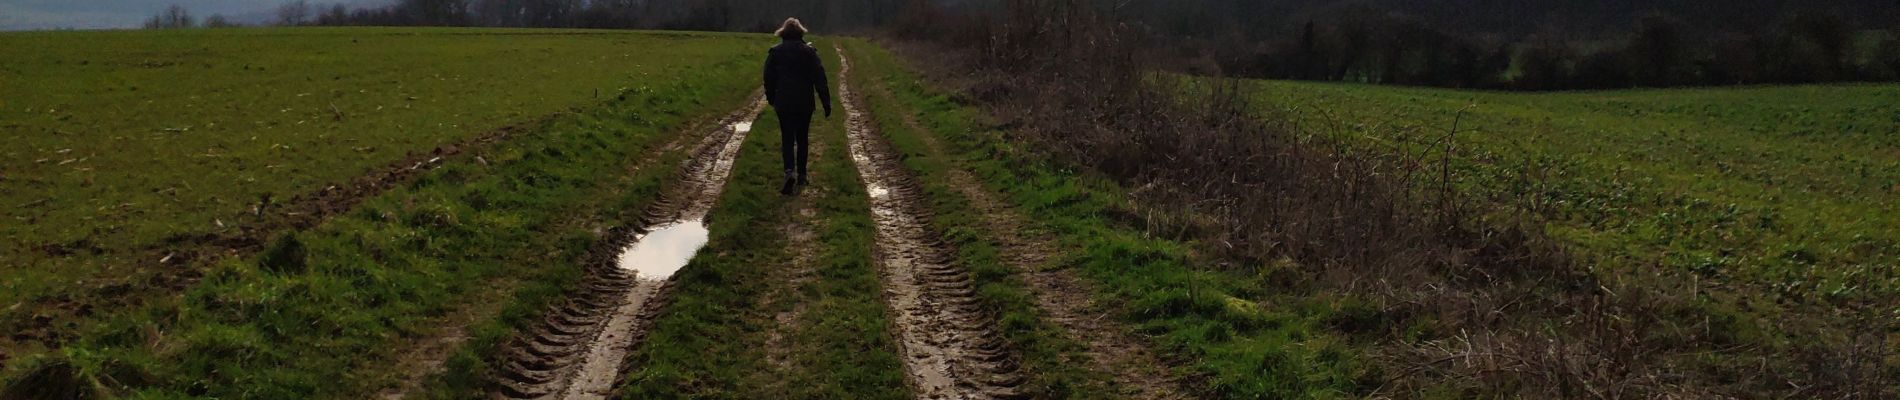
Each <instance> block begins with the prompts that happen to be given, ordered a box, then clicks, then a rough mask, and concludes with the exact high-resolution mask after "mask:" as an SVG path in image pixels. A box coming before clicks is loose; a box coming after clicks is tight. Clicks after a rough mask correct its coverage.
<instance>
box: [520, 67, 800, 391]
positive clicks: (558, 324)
mask: <svg viewBox="0 0 1900 400" xmlns="http://www.w3.org/2000/svg"><path fill="white" fill-rule="evenodd" d="M764 105H765V103H764V101H763V100H762V99H761V98H760V96H759V95H756V94H755V95H754V96H753V100H752V101H750V102H749V103H748V106H747V107H746V108H744V109H741V110H739V111H737V112H734V113H733V114H732V115H730V116H728V117H727V118H726V119H725V120H724V121H723V122H722V123H721V124H720V125H719V126H718V128H717V129H718V130H717V131H715V132H712V133H711V134H708V135H706V137H705V139H703V140H701V141H700V143H699V144H698V145H697V146H696V147H694V148H693V150H692V153H691V154H692V156H691V158H689V159H688V160H687V161H686V162H685V163H684V164H683V165H682V166H681V169H680V173H679V174H680V175H679V178H678V181H677V182H676V183H674V184H672V185H669V186H668V187H667V188H666V189H664V191H663V192H662V193H661V194H660V196H659V198H658V199H657V200H655V201H654V202H653V203H652V204H650V205H648V207H647V208H646V211H645V212H644V214H643V215H642V217H641V219H640V221H639V222H638V223H636V224H634V225H633V227H632V228H627V227H622V228H615V229H613V230H612V231H611V232H610V233H609V234H608V237H609V239H608V240H605V241H602V242H601V243H600V244H597V245H596V246H595V248H594V249H593V250H592V251H590V252H589V253H588V254H589V255H588V256H587V257H588V259H587V260H585V263H586V266H587V268H588V271H587V276H586V277H583V278H582V281H581V284H580V285H579V287H578V288H577V289H576V290H574V292H573V293H571V294H570V295H569V296H568V299H567V300H566V301H565V302H563V303H561V304H558V305H556V306H554V307H553V308H552V309H551V310H549V311H548V312H547V313H546V314H544V317H543V320H542V322H541V323H540V324H538V326H536V327H534V328H531V329H529V330H528V331H526V332H523V333H521V334H517V336H516V337H515V339H514V340H513V341H511V342H509V343H508V344H507V345H506V346H505V347H504V349H503V350H502V354H501V359H502V361H501V365H500V366H499V367H498V368H497V371H496V372H495V373H494V376H492V377H491V383H492V388H491V397H494V398H506V399H549V398H558V399H604V398H606V397H607V396H608V395H609V394H610V393H611V390H612V388H613V386H614V383H615V381H617V380H618V379H619V377H620V375H621V374H620V372H621V371H622V370H623V368H622V367H623V366H624V365H623V364H624V362H625V358H626V356H627V354H629V353H630V352H631V351H632V350H633V348H634V347H636V346H638V345H639V343H640V342H641V339H643V338H644V337H645V334H646V331H647V328H648V325H649V324H650V323H651V321H652V320H653V317H655V316H656V315H658V313H659V312H660V310H661V308H663V307H664V306H665V304H664V303H665V297H666V296H665V294H666V292H667V287H668V285H669V284H670V282H671V280H670V279H668V278H669V277H670V276H668V277H659V276H642V275H641V274H640V273H639V272H637V271H636V270H633V269H629V266H627V265H622V263H621V253H622V252H623V251H626V250H629V249H634V248H636V245H638V244H639V243H640V242H641V240H642V239H645V238H646V237H647V235H648V234H649V233H653V232H656V231H659V230H662V229H667V228H672V227H676V226H678V225H682V224H698V223H703V220H704V219H705V218H706V216H707V213H709V212H710V211H711V210H712V208H713V205H714V204H715V203H716V202H717V201H718V199H719V194H720V193H721V192H723V191H724V189H725V183H726V179H727V178H728V177H730V176H731V172H732V165H733V160H734V158H735V157H737V155H738V152H739V148H740V147H741V146H742V145H743V144H744V142H745V138H746V135H747V134H748V133H749V132H750V130H751V121H753V119H754V118H755V117H756V116H757V115H758V114H759V112H760V111H761V110H762V109H763V108H764Z"/></svg>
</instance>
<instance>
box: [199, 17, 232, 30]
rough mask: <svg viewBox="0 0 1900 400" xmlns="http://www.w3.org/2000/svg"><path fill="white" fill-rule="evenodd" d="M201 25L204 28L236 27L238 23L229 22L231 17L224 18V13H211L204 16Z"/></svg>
mask: <svg viewBox="0 0 1900 400" xmlns="http://www.w3.org/2000/svg"><path fill="white" fill-rule="evenodd" d="M203 26H204V27H206V28H236V27H238V26H240V25H238V24H237V23H236V22H231V19H230V18H226V17H225V16H224V14H211V16H209V17H205V22H204V25H203Z"/></svg>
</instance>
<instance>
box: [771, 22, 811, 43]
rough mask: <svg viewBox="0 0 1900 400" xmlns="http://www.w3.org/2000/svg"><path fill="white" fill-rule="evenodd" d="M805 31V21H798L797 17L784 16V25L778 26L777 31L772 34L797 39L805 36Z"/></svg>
mask: <svg viewBox="0 0 1900 400" xmlns="http://www.w3.org/2000/svg"><path fill="white" fill-rule="evenodd" d="M805 32H807V31H806V30H805V23H803V22H798V18H786V19H785V25H782V26H779V28H778V32H774V33H773V34H774V35H778V37H781V38H786V39H798V38H803V37H805Z"/></svg>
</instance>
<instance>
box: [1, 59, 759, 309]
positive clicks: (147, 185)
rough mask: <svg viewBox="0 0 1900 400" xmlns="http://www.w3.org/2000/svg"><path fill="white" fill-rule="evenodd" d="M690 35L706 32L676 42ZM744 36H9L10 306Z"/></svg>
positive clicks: (132, 265) (5, 253)
mask: <svg viewBox="0 0 1900 400" xmlns="http://www.w3.org/2000/svg"><path fill="white" fill-rule="evenodd" d="M471 39H476V40H471ZM688 40H690V41H693V42H695V43H696V44H697V43H704V45H694V46H673V45H668V44H669V43H672V42H678V41H688ZM739 43H741V42H738V41H727V40H720V39H716V38H696V37H694V36H685V35H630V34H603V33H600V32H585V31H519V32H511V31H480V32H476V31H455V30H427V31H417V30H383V29H350V30H327V29H311V30H236V31H209V32H188V33H150V32H98V33H17V34H7V35H0V44H4V46H0V48H3V49H5V50H0V51H4V52H6V54H4V56H5V59H6V60H7V61H6V62H5V63H4V65H0V69H3V70H4V71H5V72H4V79H5V82H6V84H5V85H0V99H4V100H3V101H4V102H5V103H4V104H3V105H0V121H4V122H0V124H3V125H0V129H4V130H5V132H6V135H7V137H8V138H9V143H8V146H7V147H6V149H5V153H4V154H0V185H4V186H3V187H4V188H5V190H0V202H4V203H0V204H5V205H7V207H4V211H0V212H4V213H5V217H6V220H7V221H8V223H6V224H4V226H0V236H4V237H6V238H7V241H6V243H7V244H6V247H4V248H0V264H6V265H10V266H13V268H15V269H14V270H11V271H9V273H8V274H6V277H5V283H4V284H3V285H0V288H4V289H5V290H3V291H0V292H4V293H5V294H0V303H5V304H14V303H17V302H19V301H22V300H24V299H28V298H32V297H35V296H40V295H43V294H45V293H47V291H49V290H52V289H58V288H64V287H68V286H70V285H75V284H77V285H89V284H97V283H94V282H92V281H91V279H89V278H90V277H92V276H96V275H95V274H104V275H121V274H123V273H126V272H129V271H130V269H136V268H137V267H139V266H140V265H144V264H150V263H156V262H157V261H158V260H157V259H138V258H140V257H144V256H148V255H149V254H144V253H140V252H138V250H140V249H145V248H149V247H153V246H155V245H158V244H160V243H163V242H165V241H167V240H168V239H171V238H180V237H190V236H194V235H200V234H206V233H214V232H218V231H221V230H226V229H233V228H232V226H233V225H235V223H236V222H237V221H236V220H237V219H239V218H241V217H240V214H243V213H244V212H245V211H249V210H252V209H253V208H254V207H260V206H262V207H270V206H272V205H274V204H276V203H281V202H285V201H286V200H288V199H289V198H291V197H293V196H296V195H299V194H304V193H306V192H311V191H315V190H317V189H321V188H323V187H324V186H325V185H332V184H341V183H344V182H345V181H346V180H347V179H349V178H351V177H355V176H359V175H363V174H364V172H366V171H367V170H368V169H369V168H371V167H373V166H381V165H384V164H387V163H390V162H392V161H396V160H398V159H400V158H402V157H404V155H406V154H410V153H424V152H428V151H430V150H431V149H433V148H435V147H437V146H438V145H443V144H450V143H455V142H458V141H461V140H464V139H469V138H472V137H476V136H478V135H482V134H485V133H488V132H491V131H494V130H497V129H500V128H503V127H506V126H510V125H517V124H526V123H531V122H534V121H536V120H538V119H540V118H543V117H545V116H547V115H550V114H554V113H558V112H562V111H565V110H568V109H571V108H574V107H578V106H583V105H588V104H593V103H598V102H600V101H601V98H602V97H603V96H616V95H619V94H620V93H621V92H625V91H631V92H641V91H652V90H661V89H660V88H659V85H661V84H663V83H666V82H670V81H673V80H676V79H679V78H680V77H682V76H683V75H681V74H685V73H689V72H691V71H693V70H694V69H695V68H698V67H702V66H705V65H711V64H718V63H720V62H722V61H724V62H731V61H736V60H735V58H736V57H737V56H738V55H740V54H746V53H747V50H749V49H748V48H746V47H743V46H738V44H739ZM655 48H665V49H668V50H667V53H665V54H655V53H653V52H652V50H651V49H655ZM424 60H426V62H425V61H424ZM543 60H561V61H560V62H541V61H543ZM132 171H137V172H138V173H129V172H132ZM160 256H161V257H162V256H163V254H160ZM75 280H77V281H78V282H75Z"/></svg>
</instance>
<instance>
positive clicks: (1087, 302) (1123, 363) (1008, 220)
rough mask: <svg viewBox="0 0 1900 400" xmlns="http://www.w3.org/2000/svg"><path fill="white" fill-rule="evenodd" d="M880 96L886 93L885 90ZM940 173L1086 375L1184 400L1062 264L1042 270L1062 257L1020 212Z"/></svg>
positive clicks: (1177, 380) (1161, 398)
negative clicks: (1075, 351) (1068, 343)
mask: <svg viewBox="0 0 1900 400" xmlns="http://www.w3.org/2000/svg"><path fill="white" fill-rule="evenodd" d="M878 89H879V90H887V89H888V88H885V87H879V88H878ZM880 93H885V94H886V95H888V93H889V92H888V91H884V92H880ZM904 125H905V126H906V127H908V128H910V130H911V131H914V132H920V133H924V135H923V143H924V145H925V146H927V147H928V148H929V149H930V151H931V152H932V153H935V154H945V149H944V145H943V143H941V141H940V140H939V139H938V138H936V137H934V136H932V135H930V134H929V132H930V130H928V129H925V128H924V126H923V124H921V123H919V122H918V121H917V118H916V115H913V114H908V113H907V114H906V115H905V116H904ZM944 172H945V175H946V176H947V177H948V178H949V182H948V183H949V186H950V188H951V189H952V190H955V191H956V192H957V193H958V194H961V195H962V196H963V198H964V199H968V200H969V201H970V205H971V206H972V207H973V208H974V209H975V210H976V211H977V214H978V215H979V217H980V218H982V221H983V226H985V227H988V228H989V231H991V232H1000V233H1002V234H997V235H988V238H989V239H990V240H993V241H995V243H996V244H997V245H998V250H1001V252H1000V254H1001V255H1002V259H1003V261H1004V263H1006V264H1008V265H1009V266H1010V267H1012V268H1013V269H1015V270H1016V272H1017V273H1018V274H1020V275H1019V276H1022V277H1023V281H1024V282H1026V283H1028V284H1029V292H1030V294H1031V296H1032V297H1033V298H1034V299H1035V302H1036V308H1038V309H1040V310H1042V312H1044V313H1047V318H1048V319H1049V320H1050V321H1051V322H1054V323H1055V325H1056V326H1057V327H1059V328H1061V330H1062V331H1063V336H1065V337H1067V338H1068V339H1070V340H1075V341H1076V342H1078V343H1081V344H1082V345H1083V346H1085V348H1086V351H1084V352H1083V355H1084V356H1086V357H1088V361H1089V364H1090V365H1089V366H1088V368H1089V369H1090V370H1093V371H1095V372H1098V373H1102V374H1104V375H1105V376H1107V377H1109V378H1111V379H1112V380H1113V381H1112V382H1110V383H1111V384H1112V385H1113V386H1114V387H1115V389H1116V390H1117V394H1119V395H1121V396H1123V398H1129V399H1149V400H1174V399H1186V398H1188V396H1187V395H1186V393H1188V390H1186V389H1184V387H1183V386H1182V384H1183V382H1186V381H1185V380H1184V379H1183V378H1182V377H1181V376H1180V374H1179V373H1177V372H1175V371H1173V370H1172V369H1170V368H1168V365H1170V364H1168V363H1166V362H1164V360H1163V359H1162V358H1161V357H1159V356H1157V355H1156V352H1155V350H1154V349H1153V348H1152V345H1150V344H1149V343H1150V342H1149V341H1148V340H1145V339H1141V338H1139V337H1138V336H1136V335H1135V334H1133V333H1132V332H1134V330H1133V329H1131V328H1129V327H1128V326H1126V325H1125V324H1122V323H1120V322H1119V321H1116V320H1115V319H1114V318H1112V317H1110V316H1111V315H1112V314H1114V313H1116V312H1117V309H1116V308H1115V307H1114V306H1112V305H1109V304H1102V303H1100V302H1097V301H1095V299H1093V298H1092V297H1091V296H1089V293H1096V292H1095V288H1094V287H1092V286H1091V285H1090V284H1089V283H1087V282H1085V281H1083V280H1082V278H1081V277H1078V276H1076V274H1075V271H1073V270H1071V269H1069V268H1067V266H1049V265H1048V263H1049V262H1050V260H1055V259H1058V257H1057V255H1059V254H1061V251H1062V250H1061V249H1060V247H1059V246H1058V245H1057V244H1056V241H1055V239H1054V238H1051V237H1049V236H1048V235H1047V234H1044V233H1034V232H1031V230H1030V229H1029V228H1028V227H1029V226H1030V225H1029V223H1028V222H1027V220H1026V219H1025V218H1024V217H1023V216H1022V215H1021V214H1019V213H1018V212H1017V211H1016V210H1015V209H1012V208H1011V207H1010V206H1009V205H1008V204H1006V203H1004V202H1003V201H1002V200H999V199H997V198H996V195H995V194H993V193H992V192H990V191H989V190H988V189H984V188H983V185H982V184H981V183H979V182H978V181H977V179H976V177H975V176H973V175H970V172H969V171H966V170H964V169H963V168H961V167H951V168H949V169H947V170H945V171H944Z"/></svg>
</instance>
